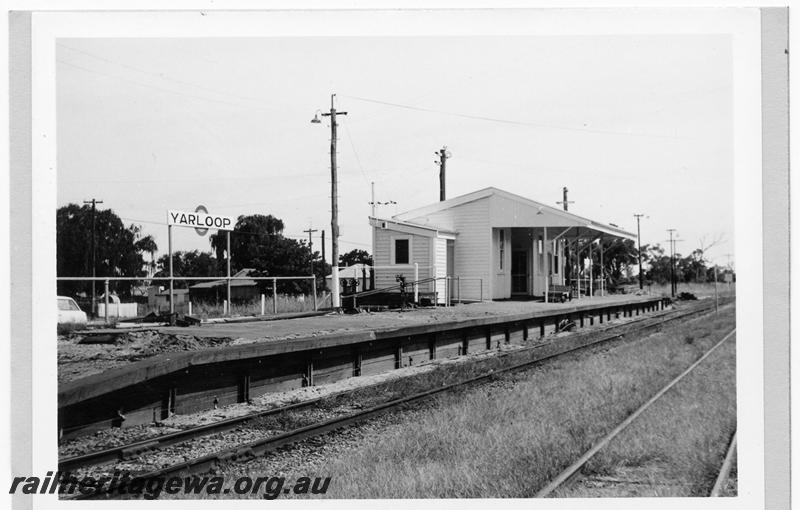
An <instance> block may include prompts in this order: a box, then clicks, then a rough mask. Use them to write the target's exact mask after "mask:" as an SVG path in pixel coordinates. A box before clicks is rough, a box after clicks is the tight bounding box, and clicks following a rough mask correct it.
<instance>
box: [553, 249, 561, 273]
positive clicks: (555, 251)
mask: <svg viewBox="0 0 800 510" xmlns="http://www.w3.org/2000/svg"><path fill="white" fill-rule="evenodd" d="M559 244H560V243H559V242H558V241H553V274H558V247H559V246H558V245H559Z"/></svg>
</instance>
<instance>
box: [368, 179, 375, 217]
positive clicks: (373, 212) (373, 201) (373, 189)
mask: <svg viewBox="0 0 800 510" xmlns="http://www.w3.org/2000/svg"><path fill="white" fill-rule="evenodd" d="M369 205H371V206H372V217H373V218H374V217H375V181H372V201H371V202H370V203H369Z"/></svg>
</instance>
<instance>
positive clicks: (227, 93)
mask: <svg viewBox="0 0 800 510" xmlns="http://www.w3.org/2000/svg"><path fill="white" fill-rule="evenodd" d="M56 45H57V46H60V47H62V48H64V49H67V50H70V51H73V52H75V53H79V54H82V55H86V56H88V57H91V58H94V59H97V60H100V61H102V62H106V63H108V64H112V65H116V66H119V67H123V68H125V69H130V70H132V71H135V72H138V73H142V74H146V75H148V76H153V77H156V78H158V79H161V80H165V81H171V82H173V83H177V84H180V85H188V86H190V87H194V88H196V89H199V90H204V91H206V92H212V93H214V94H220V95H224V96H230V97H235V98H238V99H244V100H245V101H253V102H256V103H261V100H260V99H258V98H255V97H249V96H242V95H239V94H234V93H233V92H230V91H224V90H219V89H214V88H211V87H206V86H204V85H198V84H197V83H193V82H190V81H185V80H179V79H177V78H172V77H170V76H167V75H165V74H164V73H160V72H155V71H148V70H146V69H142V68H140V67H136V66H132V65H130V64H125V63H123V62H119V61H116V60H112V59H109V58H106V57H103V56H100V55H97V54H95V53H92V52H89V51H86V50H79V49H77V48H73V47H72V46H67V45H66V44H63V43H56ZM264 107H265V108H266V106H265V105H264Z"/></svg>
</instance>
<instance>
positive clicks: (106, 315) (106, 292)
mask: <svg viewBox="0 0 800 510" xmlns="http://www.w3.org/2000/svg"><path fill="white" fill-rule="evenodd" d="M105 287H106V290H105V297H106V306H105V310H103V315H105V318H106V324H108V280H106V281H105Z"/></svg>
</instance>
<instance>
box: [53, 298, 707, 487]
mask: <svg viewBox="0 0 800 510" xmlns="http://www.w3.org/2000/svg"><path fill="white" fill-rule="evenodd" d="M712 308H713V307H702V308H698V309H693V310H689V311H685V312H682V313H681V312H679V313H677V314H675V315H673V316H670V317H664V316H661V317H655V318H647V319H642V322H649V323H648V324H643V325H641V326H640V327H639V328H636V329H633V330H625V331H623V332H617V333H612V334H605V335H602V334H601V335H598V338H596V339H594V340H592V341H590V342H589V343H586V344H583V345H580V346H576V347H572V348H569V349H566V350H564V351H560V352H557V353H553V354H547V355H545V356H542V357H541V358H537V359H535V360H531V361H526V362H523V363H519V364H515V365H511V366H509V367H505V368H500V369H496V370H494V371H492V372H489V373H486V374H482V375H479V376H476V377H473V378H470V379H467V380H464V381H459V382H456V383H452V384H448V385H446V386H441V387H439V388H434V389H432V390H428V391H424V392H421V393H417V394H415V395H410V396H407V397H402V398H399V399H395V400H391V401H388V402H384V403H382V404H378V405H376V406H374V407H371V408H368V409H365V410H362V411H358V412H355V413H351V414H348V415H345V416H340V417H336V418H332V419H329V420H325V421H323V422H319V423H314V424H311V425H307V426H305V427H300V428H298V429H294V430H290V431H288V432H284V433H281V434H277V435H274V436H270V437H267V438H264V439H259V440H256V441H253V442H250V443H245V444H241V445H237V446H233V447H230V448H227V449H223V450H221V451H218V452H215V453H211V454H209V455H205V456H202V457H198V458H195V459H190V460H188V461H184V462H179V463H176V464H173V465H170V466H166V467H164V468H161V469H157V470H153V471H149V472H146V473H142V474H140V475H137V476H135V477H132V478H131V480H132V481H146V480H150V479H154V478H164V477H166V476H169V475H175V474H177V473H189V474H199V473H204V472H208V471H210V470H212V469H214V468H216V467H217V466H219V465H220V464H223V463H229V462H240V461H244V460H251V459H254V458H256V457H258V456H261V455H264V454H266V453H269V452H272V451H275V450H277V449H279V448H281V447H283V446H287V445H290V444H294V443H297V442H300V441H303V440H306V439H310V438H313V437H317V436H321V435H324V434H327V433H329V432H333V431H335V430H338V429H341V428H344V427H347V426H350V425H353V424H356V423H359V422H362V421H365V420H368V419H370V418H373V417H376V416H380V415H382V414H385V413H388V412H391V411H393V410H396V409H401V408H404V407H408V406H409V405H411V404H414V403H417V402H421V401H424V400H426V399H429V398H431V397H433V396H436V395H439V394H441V393H445V392H448V391H452V390H455V389H459V388H464V387H467V386H470V385H473V384H476V383H480V382H484V381H491V380H494V379H496V378H497V377H498V376H499V375H501V374H505V373H511V372H515V371H519V370H524V369H526V368H530V367H533V366H535V365H538V364H540V363H542V362H544V361H547V360H549V359H553V358H557V357H559V356H563V355H566V354H569V353H572V352H577V351H581V350H584V349H587V348H590V347H593V346H597V345H599V344H602V343H606V342H609V341H612V340H615V339H618V338H622V337H625V336H626V335H631V334H634V333H640V332H642V331H646V330H649V329H652V328H656V327H658V326H661V325H663V324H665V323H667V322H671V321H674V320H678V319H686V318H688V317H690V316H692V315H698V314H702V313H704V312H709V311H710V310H711V309H712ZM627 324H631V323H630V322H629V323H627ZM625 325H626V324H620V326H625ZM615 329H616V328H615ZM606 332H607V330H606ZM546 345H551V343H548V344H542V345H538V346H535V347H531V348H530V350H535V349H538V348H541V347H544V346H546ZM131 483H133V482H131ZM111 495H113V492H109V491H108V489H107V488H104V489H103V490H100V491H95V492H92V493H89V494H83V493H80V491H79V493H78V494H75V495H70V496H71V497H66V498H65V499H93V498H96V497H99V496H111Z"/></svg>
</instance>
